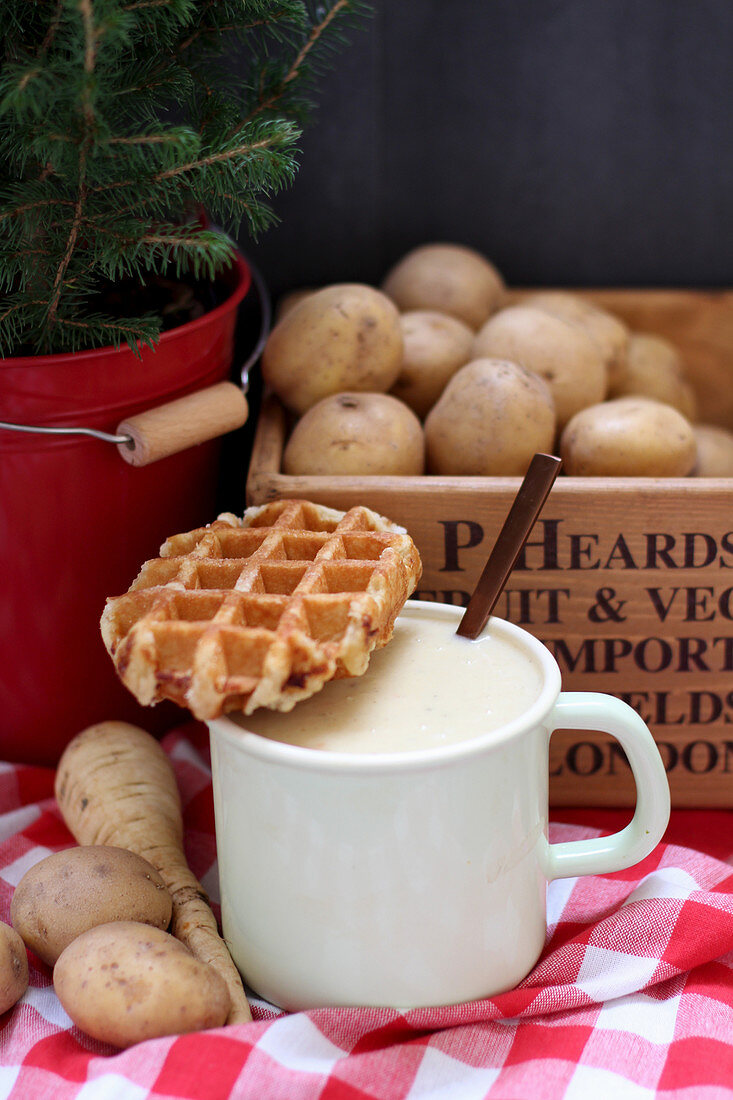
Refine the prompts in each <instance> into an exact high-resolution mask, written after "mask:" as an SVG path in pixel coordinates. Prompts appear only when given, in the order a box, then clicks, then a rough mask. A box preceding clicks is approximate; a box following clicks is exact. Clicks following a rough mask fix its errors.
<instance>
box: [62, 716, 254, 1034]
mask: <svg viewBox="0 0 733 1100" xmlns="http://www.w3.org/2000/svg"><path fill="white" fill-rule="evenodd" d="M55 793H56V799H57V801H58V804H59V808H60V810H61V813H62V815H63V817H64V820H65V822H66V824H67V826H68V827H69V829H70V831H71V832H72V833H73V835H74V837H75V839H76V841H77V842H78V843H79V844H109V845H115V846H117V847H119V848H127V849H128V850H129V851H131V852H137V854H138V855H140V856H142V857H143V858H144V859H147V860H148V862H149V863H151V864H152V865H153V867H155V868H156V870H157V871H158V873H159V874H160V876H161V878H162V879H163V881H164V882H165V884H166V886H167V887H168V890H169V891H170V893H171V896H172V898H173V917H172V920H171V932H172V934H173V935H174V936H175V937H176V938H177V939H179V940H180V941H181V943H183V944H185V945H186V946H187V947H188V948H189V950H190V951H191V952H192V954H193V955H194V956H195V957H196V958H197V959H200V960H201V961H202V962H206V963H209V965H210V966H213V967H214V968H215V969H216V970H217V971H218V972H219V973H220V974H221V976H222V977H223V978H224V980H225V982H226V984H227V988H228V989H229V994H230V996H231V1002H232V1007H231V1011H230V1013H229V1016H228V1018H227V1023H230V1024H233V1023H243V1022H246V1021H249V1020H251V1019H252V1015H251V1013H250V1010H249V1005H248V1004H247V998H246V996H245V993H244V989H243V987H242V982H241V979H240V976H239V973H238V971H237V969H236V967H235V965H234V963H233V962H232V959H231V956H230V954H229V952H228V950H227V947H226V944H225V943H224V941H223V940H222V939H221V937H220V936H219V932H218V929H217V925H216V919H215V917H214V914H213V913H212V911H211V908H210V906H209V901H208V898H207V897H206V893H205V891H204V888H203V887H202V886H201V884H200V883H199V882H198V881H197V879H196V877H195V876H194V874H193V873H192V871H191V870H190V868H189V866H188V864H187V862H186V857H185V854H184V851H183V819H182V816H181V801H180V795H179V792H178V786H177V783H176V778H175V774H174V772H173V769H172V767H171V765H170V762H169V760H168V757H167V756H166V754H165V752H164V751H163V749H162V748H161V747H160V745H159V744H158V742H157V741H156V740H155V738H154V737H152V736H151V735H150V734H149V733H147V732H146V731H145V730H142V729H140V728H139V727H138V726H132V725H129V724H128V723H126V722H100V723H99V724H98V725H95V726H90V727H89V728H88V729H86V730H83V731H82V732H81V733H79V734H78V735H77V736H76V737H75V738H74V739H73V741H71V742H70V744H69V745H68V746H67V747H66V749H65V751H64V753H63V755H62V757H61V760H60V761H59V765H58V768H57V771H56V785H55Z"/></svg>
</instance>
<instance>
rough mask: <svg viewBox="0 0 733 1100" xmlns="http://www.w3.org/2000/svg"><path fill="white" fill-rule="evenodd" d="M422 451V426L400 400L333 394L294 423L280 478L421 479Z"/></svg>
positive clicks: (363, 395) (381, 395) (371, 394)
mask: <svg viewBox="0 0 733 1100" xmlns="http://www.w3.org/2000/svg"><path fill="white" fill-rule="evenodd" d="M424 452H425V444H424V439H423V430H422V424H421V423H420V421H419V420H418V418H417V417H416V415H415V413H414V412H413V411H412V410H411V409H408V407H407V405H405V404H403V403H402V401H399V400H398V399H397V398H396V397H391V396H390V395H389V394H385V393H339V394H335V395H334V396H333V397H324V399H323V400H322V401H319V402H318V404H317V405H314V406H313V407H312V408H311V409H309V410H308V412H307V413H305V414H304V416H303V417H302V419H300V420H299V421H298V422H297V423H296V425H295V427H294V429H293V432H292V435H291V436H290V439H289V440H288V442H287V445H286V447H285V451H284V453H283V473H286V474H295V475H300V474H325V475H330V474H336V475H340V474H355V475H370V474H372V475H374V474H382V475H389V474H394V475H400V474H405V475H414V474H421V473H422V472H423V470H424V465H425V461H424Z"/></svg>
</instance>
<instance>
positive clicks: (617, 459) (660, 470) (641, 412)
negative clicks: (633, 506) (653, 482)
mask: <svg viewBox="0 0 733 1100" xmlns="http://www.w3.org/2000/svg"><path fill="white" fill-rule="evenodd" d="M696 453H697V452H696V446H695V434H694V432H693V430H692V426H691V425H690V424H689V423H688V421H687V420H685V418H684V417H683V416H682V414H681V413H679V412H678V411H677V409H673V408H672V406H671V405H664V404H662V403H661V402H660V401H654V400H652V399H651V398H649V397H617V398H615V399H613V400H611V401H604V402H601V403H600V404H598V405H593V406H591V407H590V408H587V409H583V410H582V411H581V412H579V413H577V414H576V415H575V416H574V417H573V418H572V420H571V421H570V422H569V423H568V424H567V426H566V428H565V430H564V432H563V433H562V436H561V439H560V457H561V458H562V461H563V465H564V467H565V473H566V474H575V475H577V476H579V477H685V476H686V475H687V474H689V473H690V471H691V470H692V467H693V465H694V462H695V456H696Z"/></svg>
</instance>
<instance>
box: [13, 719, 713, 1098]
mask: <svg viewBox="0 0 733 1100" xmlns="http://www.w3.org/2000/svg"><path fill="white" fill-rule="evenodd" d="M163 744H164V747H165V748H166V751H167V752H168V753H169V755H170V757H171V759H172V762H173V764H174V767H175V770H176V774H177V776H178V781H179V786H180V789H181V793H182V798H183V803H184V809H185V824H186V846H187V855H188V859H189V862H190V864H191V866H192V868H193V870H194V872H195V873H196V874H197V875H198V876H199V878H200V879H201V881H202V882H203V884H204V886H205V887H206V889H207V890H208V891H209V893H210V895H211V897H212V899H213V900H214V901H216V900H217V898H218V885H217V872H216V851H215V842H214V822H213V807H212V796H211V783H210V773H209V761H208V747H207V740H206V733H205V730H204V729H203V727H200V726H198V725H197V724H190V725H186V726H185V727H182V728H181V729H179V730H176V731H173V732H172V733H170V734H169V735H168V736H167V737H166V738H165V740H164V742H163ZM556 816H559V815H556ZM732 820H733V818H732V816H731V815H730V814H728V813H727V812H724V811H718V812H708V813H704V812H702V811H696V812H687V813H682V812H677V813H676V814H674V815H673V819H672V822H671V824H670V829H669V830H668V833H667V836H666V837H665V841H664V843H662V844H660V845H659V847H658V848H657V850H656V851H655V852H654V853H653V855H652V856H650V857H649V858H648V859H646V860H645V861H644V862H643V863H642V864H640V865H638V866H637V867H634V868H631V869H630V870H628V871H624V872H621V873H617V874H613V875H604V876H595V877H588V878H582V879H567V880H560V881H558V882H554V883H552V884H551V886H550V888H549V894H548V921H549V928H548V938H547V943H546V946H545V950H544V952H543V954H542V957H541V959H540V961H539V963H538V964H537V966H536V967H535V969H534V970H533V971H532V973H531V974H530V975H529V976H528V977H527V978H526V979H525V980H524V981H523V982H522V983H521V985H520V986H519V987H518V988H517V989H515V990H512V991H511V992H508V993H504V994H502V995H500V996H498V997H494V998H492V999H491V1000H483V1001H475V1002H472V1003H470V1004H466V1005H460V1006H453V1007H447V1008H440V1009H425V1010H419V1011H413V1012H408V1013H398V1012H394V1011H392V1010H387V1009H329V1010H326V1009H319V1010H315V1011H311V1012H301V1013H295V1014H292V1015H286V1014H281V1013H278V1012H276V1011H275V1010H274V1009H272V1008H271V1007H270V1006H268V1005H266V1004H264V1003H263V1002H261V1001H258V1000H257V999H253V1001H252V1004H253V1014H254V1017H255V1019H254V1022H253V1023H251V1024H245V1025H239V1026H236V1027H229V1028H220V1029H217V1030H213V1031H208V1032H200V1033H198V1034H194V1035H184V1036H177V1037H172V1038H165V1039H158V1040H154V1041H150V1042H146V1043H141V1044H139V1045H138V1046H135V1047H132V1048H130V1049H129V1050H127V1051H123V1052H120V1051H117V1050H114V1049H113V1048H111V1047H107V1046H104V1045H103V1044H101V1043H98V1042H96V1041H94V1040H92V1039H89V1038H88V1037H87V1036H85V1035H83V1034H82V1033H81V1032H80V1031H79V1030H78V1029H77V1028H75V1027H74V1026H73V1025H72V1024H71V1021H70V1020H69V1019H68V1017H67V1016H66V1014H65V1012H64V1011H63V1009H62V1008H61V1006H60V1004H59V1002H58V1000H57V999H56V996H55V994H54V991H53V985H52V982H51V973H50V971H49V969H48V968H47V967H45V966H43V965H42V964H41V963H39V962H37V960H35V958H33V957H31V984H30V987H29V989H28V991H27V992H26V994H25V995H24V997H23V998H22V1000H21V1001H20V1002H19V1003H18V1004H17V1005H16V1006H15V1008H13V1009H11V1010H10V1011H8V1012H6V1013H5V1014H4V1016H2V1017H0V1100H2V1098H5V1097H9V1098H13V1100H15V1098H23V1100H25V1098H36V1097H39V1098H41V1097H42V1098H44V1100H45V1098H53V1100H55V1098H58V1100H67V1098H68V1100H71V1098H72V1097H73V1098H78V1100H102V1098H103V1100H112V1098H114V1100H128V1098H129V1100H143V1098H144V1097H155V1098H171V1097H173V1098H185V1100H219V1098H221V1100H224V1098H229V1097H253V1098H257V1100H268V1098H270V1097H272V1098H277V1100H279V1098H283V1100H285V1098H287V1100H315V1098H318V1100H366V1098H385V1100H403V1098H404V1100H408V1098H409V1100H422V1098H426V1100H427V1098H434V1100H448V1098H453V1097H456V1098H458V1100H474V1098H475V1100H479V1098H483V1097H489V1098H500V1100H511V1098H517V1100H534V1098H540V1100H560V1098H563V1100H576V1098H577V1100H588V1098H591V1100H604V1098H609V1100H611V1098H613V1100H647V1098H652V1097H661V1098H665V1100H673V1098H674V1100H677V1098H678V1100H683V1098H684V1100H722V1098H726V1100H730V1098H733V866H732V865H731V864H733V830H732V829H731V821H732ZM589 821H592V822H593V825H594V827H593V828H591V827H590V825H589V824H588V822H589ZM619 824H620V822H619V820H618V815H614V814H613V813H608V812H605V813H600V812H599V813H597V814H596V815H595V816H594V815H593V814H592V813H591V812H590V811H588V812H587V813H586V814H585V815H583V814H581V813H580V812H578V811H573V812H572V813H570V812H568V814H567V815H565V816H564V818H563V820H562V821H559V820H558V821H557V822H554V823H553V824H552V826H551V839H553V840H570V839H577V838H580V837H583V836H589V835H593V834H595V833H597V832H599V831H603V830H604V829H605V828H608V829H615V828H617V827H618V826H619ZM72 843H73V841H72V838H71V836H70V834H69V833H68V832H67V830H66V828H65V826H64V824H63V822H62V820H61V818H60V815H59V812H58V809H57V807H56V804H55V802H54V799H53V773H52V771H51V770H50V769H43V768H36V767H27V766H17V765H10V764H0V906H1V911H0V919H3V920H5V921H9V914H10V899H11V897H12V893H13V889H14V887H15V886H16V884H17V883H18V882H19V881H20V879H21V877H22V876H23V874H24V873H25V871H26V870H27V869H28V868H29V867H30V866H31V865H32V864H33V863H35V862H36V861H37V860H39V859H41V858H43V857H44V856H46V855H48V854H49V853H51V852H53V851H56V850H58V849H60V848H64V847H68V846H70V845H71V844H72Z"/></svg>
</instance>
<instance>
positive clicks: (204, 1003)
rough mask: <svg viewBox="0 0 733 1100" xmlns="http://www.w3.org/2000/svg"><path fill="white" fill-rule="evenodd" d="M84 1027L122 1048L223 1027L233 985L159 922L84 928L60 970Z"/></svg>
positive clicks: (70, 1009) (71, 1010)
mask: <svg viewBox="0 0 733 1100" xmlns="http://www.w3.org/2000/svg"><path fill="white" fill-rule="evenodd" d="M53 984H54V989H55V990H56V995H57V996H58V999H59V1000H60V1001H61V1004H62V1005H63V1007H64V1009H65V1010H66V1012H67V1013H68V1015H69V1016H70V1017H71V1019H72V1020H73V1022H74V1023H75V1024H76V1025H77V1027H79V1028H81V1030H82V1031H84V1032H86V1034H87V1035H91V1036H92V1038H94V1039H99V1040H100V1041H101V1042H103V1043H111V1044H112V1045H113V1046H116V1047H129V1046H132V1045H133V1044H134V1043H141V1042H143V1041H144V1040H145V1039H155V1038H158V1037H159V1036H161V1035H180V1034H184V1033H185V1032H189V1031H202V1030H203V1029H204V1028H209V1027H222V1026H223V1024H224V1022H225V1021H226V1018H227V1013H228V1011H229V1004H230V998H229V991H228V989H227V987H226V983H225V981H224V979H223V978H222V977H221V975H220V974H218V973H217V972H216V970H214V968H213V967H212V966H209V965H208V963H203V962H200V961H199V960H198V959H195V958H194V957H193V955H192V954H191V952H190V951H189V950H188V948H187V947H184V946H183V944H182V943H181V942H180V941H179V940H177V939H175V937H173V936H170V935H169V934H168V933H167V932H164V931H163V930H162V929H160V928H152V927H151V926H150V925H148V924H138V923H137V922H135V921H112V922H111V923H109V924H98V925H97V926H96V928H91V929H89V931H88V932H82V934H81V935H80V936H77V938H76V939H75V940H73V942H72V943H70V944H69V946H68V947H67V948H66V949H65V950H64V951H63V952H62V953H61V955H60V956H59V959H58V962H57V963H56V966H55V967H54V971H53Z"/></svg>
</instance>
